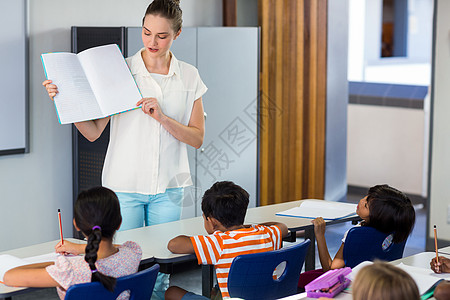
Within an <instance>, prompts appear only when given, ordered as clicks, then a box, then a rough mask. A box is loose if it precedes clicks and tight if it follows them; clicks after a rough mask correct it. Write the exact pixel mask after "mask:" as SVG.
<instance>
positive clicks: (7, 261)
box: [0, 252, 60, 281]
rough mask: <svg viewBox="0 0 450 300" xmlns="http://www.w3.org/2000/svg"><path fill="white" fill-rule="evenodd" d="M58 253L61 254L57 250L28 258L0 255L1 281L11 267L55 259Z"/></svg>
mask: <svg viewBox="0 0 450 300" xmlns="http://www.w3.org/2000/svg"><path fill="white" fill-rule="evenodd" d="M58 255H60V254H57V253H56V252H52V253H47V254H43V255H38V256H33V257H27V258H18V257H15V256H13V255H9V254H3V255H0V281H3V276H4V275H5V273H6V271H8V270H10V269H13V268H16V267H20V266H24V265H30V264H36V263H43V262H48V261H55V260H56V257H58Z"/></svg>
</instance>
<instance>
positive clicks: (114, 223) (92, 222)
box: [73, 187, 122, 291]
mask: <svg viewBox="0 0 450 300" xmlns="http://www.w3.org/2000/svg"><path fill="white" fill-rule="evenodd" d="M73 214H74V220H75V223H76V225H77V227H78V228H79V229H80V231H81V232H82V233H83V234H84V235H85V236H87V240H88V241H87V245H86V251H85V252H86V254H85V256H84V259H85V260H86V262H87V263H88V264H89V267H90V269H91V272H92V277H91V281H92V282H94V281H100V282H101V283H102V284H103V286H104V287H105V288H106V289H108V290H110V291H113V290H114V286H115V284H116V279H115V278H113V277H110V276H106V275H104V274H102V273H100V272H99V271H98V270H97V267H96V266H95V262H96V261H97V251H98V247H99V244H100V241H101V240H102V238H103V239H111V240H112V238H113V237H114V234H115V232H116V231H117V229H119V226H120V224H121V223H122V216H121V214H120V205H119V199H118V198H117V196H116V194H115V193H114V192H113V191H111V190H110V189H108V188H105V187H94V188H91V189H89V190H87V191H82V192H81V193H80V194H79V195H78V198H77V201H76V203H75V207H74V212H73Z"/></svg>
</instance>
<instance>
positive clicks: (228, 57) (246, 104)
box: [127, 27, 259, 218]
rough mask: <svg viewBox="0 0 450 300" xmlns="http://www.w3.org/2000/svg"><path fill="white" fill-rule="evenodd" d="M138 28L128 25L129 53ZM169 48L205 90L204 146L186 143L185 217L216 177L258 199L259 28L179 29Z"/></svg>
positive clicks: (137, 43)
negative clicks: (189, 181) (196, 72)
mask: <svg viewBox="0 0 450 300" xmlns="http://www.w3.org/2000/svg"><path fill="white" fill-rule="evenodd" d="M141 30H142V29H141V28H140V27H139V28H138V27H130V28H128V32H127V38H128V53H129V54H130V55H132V54H134V53H135V52H136V51H138V49H140V48H142V47H143V46H142V40H141ZM172 52H173V53H174V54H175V56H176V57H177V58H178V59H179V60H182V61H185V62H187V63H190V64H192V65H194V66H196V67H197V68H198V70H199V73H200V76H201V78H202V80H203V81H204V83H205V84H206V86H207V87H208V91H207V92H206V94H205V95H204V96H203V105H204V109H205V113H206V131H205V139H204V142H203V146H202V147H201V148H200V149H198V150H196V149H194V148H192V147H188V151H189V162H190V167H191V176H192V179H193V182H194V186H192V187H190V188H187V189H186V190H185V199H184V204H183V216H182V217H183V218H187V217H193V216H200V215H201V208H200V204H201V196H202V195H203V193H204V192H205V191H206V190H207V189H208V188H209V187H211V185H212V184H213V183H214V182H216V181H221V180H231V181H233V182H235V183H236V184H239V185H241V186H242V187H243V188H245V189H246V190H247V191H248V192H249V194H250V205H249V207H254V206H256V204H257V202H258V194H257V193H258V186H257V185H258V140H257V136H258V78H259V77H258V74H259V65H258V62H259V29H258V28H254V27H198V28H183V31H182V33H181V35H180V36H179V37H178V38H177V39H176V40H175V41H174V43H173V45H172Z"/></svg>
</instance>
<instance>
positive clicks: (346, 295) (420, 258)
mask: <svg viewBox="0 0 450 300" xmlns="http://www.w3.org/2000/svg"><path fill="white" fill-rule="evenodd" d="M435 256H436V252H420V253H417V254H414V255H411V256H407V257H403V258H400V259H397V260H394V261H391V262H390V263H391V264H393V265H398V264H400V263H403V264H405V265H407V266H412V267H420V268H425V269H429V268H430V261H431V259H432V258H433V257H435ZM443 256H445V257H448V258H450V255H445V254H444V255H443ZM430 271H431V270H430ZM309 299H316V298H308V297H307V296H306V293H300V294H296V295H292V296H288V297H284V298H280V299H278V300H309ZM335 299H339V300H341V299H342V300H351V299H352V296H351V289H350V290H345V291H343V292H342V293H340V294H339V295H338V296H337V297H335ZM429 299H434V298H433V297H432V298H429Z"/></svg>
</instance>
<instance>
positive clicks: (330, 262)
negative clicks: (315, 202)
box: [312, 184, 416, 271]
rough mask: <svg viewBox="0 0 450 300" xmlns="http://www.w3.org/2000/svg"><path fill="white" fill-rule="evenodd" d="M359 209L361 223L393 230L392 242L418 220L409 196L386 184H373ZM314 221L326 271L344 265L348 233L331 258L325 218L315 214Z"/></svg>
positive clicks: (360, 203)
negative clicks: (326, 238)
mask: <svg viewBox="0 0 450 300" xmlns="http://www.w3.org/2000/svg"><path fill="white" fill-rule="evenodd" d="M356 213H357V214H358V216H360V217H361V219H362V222H361V223H360V226H371V227H373V228H375V229H377V230H378V231H381V232H383V233H393V238H392V242H393V243H400V242H403V241H405V240H406V239H407V238H408V236H409V234H410V233H411V231H412V229H413V227H414V222H415V220H416V214H415V211H414V207H413V206H412V203H411V200H410V199H409V198H408V196H406V195H405V194H404V193H402V192H401V191H399V190H397V189H395V188H393V187H390V186H389V185H387V184H383V185H376V186H373V187H371V188H370V189H369V192H368V193H367V196H365V197H364V198H362V199H361V200H360V201H359V203H358V206H357V207H356ZM312 222H313V224H314V233H315V235H316V240H317V249H318V251H319V258H320V264H321V265H322V269H323V271H328V270H330V269H338V268H342V267H345V263H344V256H343V252H344V243H345V237H346V235H347V233H346V234H345V236H344V239H343V241H342V244H341V247H340V248H339V250H338V252H337V253H336V255H335V257H334V258H333V259H332V258H331V256H330V253H329V252H328V247H327V242H326V240H325V221H324V220H323V219H322V218H316V219H314V220H313V221H312Z"/></svg>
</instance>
